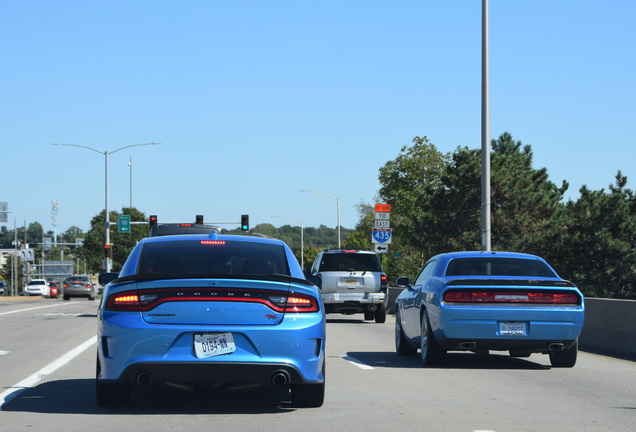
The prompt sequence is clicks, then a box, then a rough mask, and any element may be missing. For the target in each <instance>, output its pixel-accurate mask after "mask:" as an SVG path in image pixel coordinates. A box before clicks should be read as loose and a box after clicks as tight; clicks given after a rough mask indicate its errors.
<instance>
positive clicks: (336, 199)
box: [300, 189, 340, 249]
mask: <svg viewBox="0 0 636 432" xmlns="http://www.w3.org/2000/svg"><path fill="white" fill-rule="evenodd" d="M300 192H311V193H314V194H316V195H318V196H320V197H323V198H324V199H326V200H329V201H331V202H335V203H336V207H337V210H338V249H340V198H339V197H332V196H331V195H327V194H324V193H322V192H316V191H315V190H311V189H302V190H301V191H300Z"/></svg>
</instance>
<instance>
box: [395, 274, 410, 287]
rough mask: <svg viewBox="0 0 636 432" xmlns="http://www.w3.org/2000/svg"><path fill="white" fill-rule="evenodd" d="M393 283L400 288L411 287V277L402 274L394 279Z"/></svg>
mask: <svg viewBox="0 0 636 432" xmlns="http://www.w3.org/2000/svg"><path fill="white" fill-rule="evenodd" d="M395 284H396V285H397V286H399V287H402V288H408V289H411V278H409V277H408V276H402V277H399V278H397V279H396V280H395Z"/></svg>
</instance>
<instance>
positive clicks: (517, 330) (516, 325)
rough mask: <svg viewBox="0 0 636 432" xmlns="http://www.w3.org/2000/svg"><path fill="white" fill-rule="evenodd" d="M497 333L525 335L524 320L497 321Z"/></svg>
mask: <svg viewBox="0 0 636 432" xmlns="http://www.w3.org/2000/svg"><path fill="white" fill-rule="evenodd" d="M499 334H501V335H507V336H525V335H526V323H524V322H502V323H499Z"/></svg>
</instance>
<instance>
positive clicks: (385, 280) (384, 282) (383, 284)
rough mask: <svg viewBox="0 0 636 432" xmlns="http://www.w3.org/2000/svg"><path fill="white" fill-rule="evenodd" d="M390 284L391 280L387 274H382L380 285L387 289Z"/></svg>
mask: <svg viewBox="0 0 636 432" xmlns="http://www.w3.org/2000/svg"><path fill="white" fill-rule="evenodd" d="M388 286H389V281H388V280H387V278H386V275H381V276H380V287H381V288H382V289H386V288H388Z"/></svg>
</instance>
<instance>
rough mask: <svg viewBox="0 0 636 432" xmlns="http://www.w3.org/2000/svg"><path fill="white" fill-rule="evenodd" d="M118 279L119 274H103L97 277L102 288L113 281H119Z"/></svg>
mask: <svg viewBox="0 0 636 432" xmlns="http://www.w3.org/2000/svg"><path fill="white" fill-rule="evenodd" d="M117 277H119V273H113V272H111V273H101V274H100V275H99V276H97V282H99V284H100V285H101V286H106V285H107V284H109V283H110V282H111V281H114V280H115V279H117Z"/></svg>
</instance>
